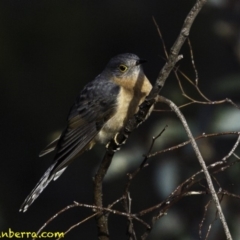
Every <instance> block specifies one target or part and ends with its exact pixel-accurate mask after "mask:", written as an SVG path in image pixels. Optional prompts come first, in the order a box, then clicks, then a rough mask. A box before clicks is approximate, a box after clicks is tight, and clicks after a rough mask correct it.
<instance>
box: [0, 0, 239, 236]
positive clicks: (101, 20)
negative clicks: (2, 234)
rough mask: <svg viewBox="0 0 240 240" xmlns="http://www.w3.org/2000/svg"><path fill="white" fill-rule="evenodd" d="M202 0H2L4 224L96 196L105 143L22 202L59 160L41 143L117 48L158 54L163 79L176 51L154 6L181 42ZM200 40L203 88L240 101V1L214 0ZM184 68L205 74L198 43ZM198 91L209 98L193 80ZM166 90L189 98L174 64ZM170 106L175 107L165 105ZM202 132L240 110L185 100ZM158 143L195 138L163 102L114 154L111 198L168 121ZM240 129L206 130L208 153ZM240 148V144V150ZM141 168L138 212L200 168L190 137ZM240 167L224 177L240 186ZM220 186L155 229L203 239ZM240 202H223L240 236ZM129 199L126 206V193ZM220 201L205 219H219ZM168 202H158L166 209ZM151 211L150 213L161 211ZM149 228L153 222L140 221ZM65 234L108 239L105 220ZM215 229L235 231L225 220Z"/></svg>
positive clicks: (153, 70)
mask: <svg viewBox="0 0 240 240" xmlns="http://www.w3.org/2000/svg"><path fill="white" fill-rule="evenodd" d="M194 3H195V1H194V0H184V1H178V0H170V1H169V0H161V1H159V0H141V1H137V0H130V1H129V0H122V1H109V0H102V1H96V0H91V1H83V0H81V1H76V0H69V1H62V0H58V1H56V0H54V1H44V0H41V1H39V0H38V1H37V0H25V1H16V0H2V1H0V104H1V106H0V109H1V118H0V126H1V128H0V156H1V161H0V191H1V197H0V231H8V229H9V228H11V229H12V230H13V231H25V232H26V231H27V232H28V231H37V230H38V229H39V228H40V227H41V226H42V225H43V224H44V222H46V221H47V220H48V219H49V218H50V217H51V216H52V215H54V214H55V213H56V212H57V211H59V210H60V209H62V208H64V207H65V206H67V205H69V204H71V203H72V202H73V201H74V200H75V201H78V202H81V203H88V204H92V203H93V182H92V178H93V176H94V174H95V172H96V170H97V167H98V165H99V163H100V160H101V158H102V156H103V154H104V147H103V146H96V147H95V148H94V150H93V151H90V152H87V153H85V154H84V155H82V156H81V157H80V158H79V159H78V160H76V161H75V162H73V163H72V164H71V165H70V167H69V168H68V169H67V171H66V172H64V174H63V175H62V176H61V178H59V179H58V180H57V181H56V182H53V183H51V184H50V185H49V186H48V188H47V189H46V190H45V191H44V192H43V193H42V194H41V196H40V197H39V198H38V199H37V201H36V202H34V204H33V205H32V206H31V207H30V209H29V210H28V211H27V212H26V213H19V208H20V205H21V204H22V202H23V201H24V199H25V197H26V196H27V195H28V194H29V193H30V191H31V190H32V188H33V187H34V186H35V184H36V183H37V182H38V180H39V179H40V177H41V176H42V174H43V173H44V171H45V170H46V169H47V167H48V166H49V165H50V163H51V161H52V158H53V156H54V155H53V154H52V155H49V156H47V157H44V158H38V154H39V152H40V151H41V150H42V149H43V148H44V147H45V146H46V145H47V144H48V143H49V142H50V141H51V140H53V139H54V137H56V136H57V135H58V134H59V133H60V132H61V131H62V130H63V129H64V127H65V124H66V118H67V114H68V111H69V109H70V107H71V105H72V104H73V102H74V101H75V98H76V96H77V95H78V93H79V92H80V90H81V89H82V88H83V86H84V85H85V84H86V83H87V82H89V81H91V80H93V79H94V77H96V76H97V75H98V74H99V73H100V72H101V71H102V70H103V68H104V67H105V65H106V64H107V62H108V61H109V59H110V58H111V57H113V56H115V55H116V54H119V53H125V52H131V53H135V54H137V55H139V56H140V57H141V58H144V59H147V60H148V62H147V63H146V64H145V65H144V70H145V73H146V75H147V76H148V78H149V79H150V81H151V82H152V83H154V81H155V79H156V77H157V75H158V72H159V71H160V69H161V67H162V66H163V64H164V58H165V55H164V51H163V48H162V44H161V40H160V38H159V36H158V33H157V30H156V27H155V25H154V23H153V20H152V16H154V17H155V19H156V21H157V23H158V25H159V28H160V29H161V32H162V35H163V38H164V41H165V44H166V47H167V49H168V50H169V49H170V48H171V46H172V44H173V43H174V41H175V40H176V37H177V36H178V34H179V31H180V29H181V26H182V23H183V21H184V18H185V17H186V15H187V13H188V12H189V10H190V9H191V7H192V6H193V4H194ZM190 39H191V43H192V48H193V52H194V57H195V63H196V67H197V69H198V74H199V87H200V89H201V90H202V91H203V93H204V94H206V96H207V97H209V98H210V99H211V100H220V99H224V98H226V97H228V98H231V99H232V100H233V101H234V102H235V103H237V104H240V95H239V89H240V2H239V1H238V0H209V1H208V4H207V5H206V6H205V7H204V9H203V10H202V11H201V12H200V14H199V15H198V17H197V19H196V20H195V22H194V25H193V28H192V30H191V33H190ZM181 53H182V54H183V55H184V59H183V60H181V62H179V63H178V66H179V67H180V69H181V70H182V71H183V72H184V73H185V74H187V75H188V76H189V77H190V78H191V79H194V78H195V73H194V70H193V68H192V65H191V59H190V54H189V48H188V46H187V44H185V46H184V47H183V49H182V51H181ZM183 85H184V88H185V90H186V92H187V93H188V94H189V95H190V96H191V97H192V98H194V99H197V100H202V99H201V97H200V96H199V95H198V94H197V93H196V91H195V90H194V89H193V88H192V87H191V85H190V84H187V82H186V80H184V79H183ZM161 94H163V95H164V96H165V97H167V98H169V99H171V100H173V101H174V102H175V103H176V104H177V105H181V104H184V103H187V102H188V101H187V99H185V98H184V97H183V96H182V94H181V91H180V90H179V86H178V84H177V80H176V78H175V76H174V74H171V75H170V77H169V78H168V80H167V82H166V84H165V86H164V89H163V90H162V92H161ZM160 108H165V109H166V107H163V106H160ZM182 111H183V113H184V115H185V116H186V118H187V121H188V122H189V125H190V127H191V129H192V131H193V133H194V135H196V136H197V135H199V134H201V133H202V132H206V133H211V132H220V131H239V130H240V113H239V111H238V110H237V109H236V108H234V107H232V106H231V105H230V104H227V103H226V104H222V105H216V106H206V105H196V104H195V105H190V106H188V107H186V108H183V110H182ZM166 124H167V125H168V128H167V130H166V131H165V133H164V134H163V135H162V136H161V138H159V140H158V141H157V142H156V144H155V146H154V149H153V151H157V150H162V149H164V148H166V147H170V146H173V145H174V144H177V143H180V142H182V141H184V140H186V139H187V137H186V134H185V133H184V130H183V128H182V127H181V124H180V123H179V121H178V119H177V117H176V116H175V115H174V114H173V113H170V112H158V113H153V114H152V115H151V117H150V119H149V120H148V121H147V122H145V123H144V124H142V125H141V126H140V127H139V128H138V129H137V130H136V131H134V133H133V134H132V135H131V137H130V138H129V140H128V142H127V144H126V145H124V147H123V148H122V150H121V151H120V152H118V153H117V154H116V155H115V156H114V159H113V163H112V165H111V168H110V170H109V172H108V175H107V176H106V178H105V182H104V195H103V197H104V203H105V205H107V204H110V203H112V202H113V201H115V200H116V199H118V198H119V197H120V196H122V194H123V190H124V187H125V183H126V181H127V176H126V174H127V173H128V172H131V171H133V170H134V169H136V167H138V166H139V164H140V163H141V161H142V159H143V157H142V155H143V154H146V153H147V151H148V148H149V146H150V143H151V138H152V136H154V135H157V134H158V133H159V132H160V131H161V130H162V129H163V128H164V127H165V125H166ZM235 140H236V136H228V137H226V136H225V137H219V138H211V139H205V140H201V141H199V146H200V149H201V151H202V152H203V156H204V157H205V160H206V162H207V163H208V164H210V163H212V162H214V161H217V160H220V159H221V158H222V157H224V156H225V155H226V154H227V153H228V152H229V151H230V149H231V147H232V146H233V144H234V141H235ZM237 153H240V151H239V150H238V151H237ZM149 164H150V165H149V166H148V167H147V168H145V169H143V171H142V172H141V173H140V174H139V175H138V176H137V177H136V178H135V179H134V181H133V182H132V186H131V189H130V190H131V197H132V211H133V212H138V211H140V210H143V209H145V208H148V207H150V206H152V205H154V204H157V203H159V202H161V201H162V200H164V199H165V198H166V197H167V196H168V195H169V194H170V193H171V192H172V191H173V190H174V189H175V188H176V187H177V186H178V185H179V184H180V183H181V182H182V181H184V180H185V179H186V178H188V177H190V176H191V175H192V174H193V173H195V172H196V171H198V170H199V169H200V167H199V164H198V161H197V159H196V157H195V155H194V153H193V151H192V150H191V147H190V146H187V147H184V148H181V149H178V150H175V151H172V152H169V153H166V154H161V155H158V156H156V157H154V158H151V159H150V160H149ZM239 174H240V167H239V165H235V166H234V167H232V168H231V169H229V170H227V171H226V172H225V173H222V174H219V175H218V176H217V177H218V180H219V181H220V182H221V184H222V186H224V187H225V188H226V189H228V190H229V191H231V192H233V193H235V194H240V188H239V186H240V179H239ZM209 199H210V196H194V197H188V198H185V199H182V200H181V201H180V202H178V203H177V204H176V205H175V206H174V207H173V208H172V209H171V210H170V211H169V212H168V215H167V216H165V217H163V218H161V219H160V220H159V221H158V222H157V224H156V225H155V226H154V228H153V231H152V232H151V234H150V235H149V238H148V239H151V240H157V239H158V240H159V239H164V240H168V239H171V240H175V239H176V240H187V239H199V236H198V232H199V224H200V222H201V220H202V217H203V214H204V205H205V204H206V203H207V202H208V201H209ZM239 206H240V202H239V200H236V199H232V198H227V197H226V198H224V201H223V210H224V213H225V214H226V219H227V221H228V223H229V226H230V230H231V231H232V234H233V238H234V239H240V230H239V225H240V207H239ZM118 209H120V210H122V207H121V204H120V205H119V206H118ZM214 211H215V210H214V207H213V206H211V207H210V210H209V212H208V215H207V216H208V218H207V223H206V224H205V225H204V228H203V236H204V234H206V230H207V227H208V224H209V223H210V222H211V221H212V220H213V219H214V217H215V212H214ZM155 213H156V212H155ZM90 214H92V212H91V211H90V210H89V209H84V208H75V209H72V210H69V211H68V212H66V213H64V214H63V215H62V216H60V217H59V218H57V219H56V220H55V221H54V222H53V223H51V224H49V225H48V226H47V228H46V229H45V230H46V231H65V230H67V229H68V228H69V227H70V226H71V225H73V224H75V223H77V222H79V221H81V220H83V219H84V218H85V217H87V216H89V215H90ZM146 220H147V221H148V222H149V223H150V222H151V218H150V217H149V216H148V218H146ZM109 224H110V234H111V236H112V239H115V240H120V239H127V237H126V220H125V218H123V217H119V216H110V220H109ZM136 231H137V233H138V236H140V235H141V233H143V232H144V228H143V226H142V225H139V224H137V225H136ZM65 239H97V229H96V225H95V221H94V219H92V220H90V221H88V222H86V223H84V224H83V225H80V226H79V227H77V228H75V229H74V230H72V231H71V232H70V233H69V234H68V235H66V237H65ZM209 239H218V240H221V239H225V237H224V233H223V230H222V227H221V224H220V222H219V221H216V222H215V224H214V227H213V229H212V231H211V234H210V236H209Z"/></svg>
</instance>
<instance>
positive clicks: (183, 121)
mask: <svg viewBox="0 0 240 240" xmlns="http://www.w3.org/2000/svg"><path fill="white" fill-rule="evenodd" d="M159 100H160V101H161V102H164V103H166V104H168V105H169V106H170V108H171V109H172V110H173V111H174V112H175V113H176V114H177V116H178V117H179V118H180V120H181V122H182V124H183V126H184V128H185V131H186V132H187V135H188V138H189V139H190V141H191V144H192V147H193V150H194V151H195V154H196V156H197V158H198V161H199V163H200V165H201V167H202V169H203V172H204V174H205V177H206V181H207V183H208V186H209V190H210V192H211V194H212V198H213V201H214V203H215V205H216V208H217V210H218V215H219V218H220V220H221V222H222V225H223V228H224V232H225V235H226V237H227V239H228V240H232V237H231V234H230V231H229V228H228V225H227V222H226V220H225V216H224V214H223V212H222V208H221V205H220V202H219V199H218V196H217V193H216V191H215V189H214V186H213V183H212V180H211V176H210V174H209V172H208V170H207V166H206V164H205V162H204V160H203V157H202V155H201V153H200V151H199V148H198V146H197V143H196V141H195V140H194V137H193V135H192V133H191V130H190V129H189V127H188V124H187V121H186V119H185V118H184V116H183V115H182V113H181V112H180V110H179V108H178V107H177V106H176V105H175V104H174V103H173V102H172V101H170V100H168V99H166V98H164V97H160V96H159Z"/></svg>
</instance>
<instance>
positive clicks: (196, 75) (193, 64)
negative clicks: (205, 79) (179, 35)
mask: <svg viewBox="0 0 240 240" xmlns="http://www.w3.org/2000/svg"><path fill="white" fill-rule="evenodd" d="M187 42H188V46H189V50H190V56H191V61H192V66H193V70H194V72H195V85H196V86H197V85H198V71H197V68H196V65H195V60H194V56H193V50H192V44H191V41H190V39H189V38H188V41H187Z"/></svg>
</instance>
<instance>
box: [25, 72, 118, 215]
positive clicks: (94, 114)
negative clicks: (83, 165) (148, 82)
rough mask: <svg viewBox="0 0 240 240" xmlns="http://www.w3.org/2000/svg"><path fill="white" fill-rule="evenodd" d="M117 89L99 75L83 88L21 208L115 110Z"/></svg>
mask: <svg viewBox="0 0 240 240" xmlns="http://www.w3.org/2000/svg"><path fill="white" fill-rule="evenodd" d="M99 78H100V79H99ZM119 90H120V89H119V86H117V85H115V84H114V83H112V82H109V81H106V80H103V79H101V77H100V76H99V77H97V78H96V79H95V80H94V81H93V82H91V83H89V84H88V85H87V86H86V87H85V88H84V89H83V91H82V92H81V93H80V96H79V97H78V99H77V100H76V102H75V104H74V105H73V107H72V109H71V111H70V114H69V117H68V126H67V128H66V129H65V131H64V132H63V133H62V135H61V136H60V138H59V140H58V142H57V146H56V149H57V153H56V156H55V158H54V161H53V163H52V165H51V166H50V167H49V168H48V169H47V171H46V172H45V173H44V175H43V176H42V178H41V179H40V181H39V182H38V183H37V185H36V186H35V188H34V189H33V190H32V191H31V193H30V194H29V195H28V196H27V198H26V199H25V201H24V202H23V204H22V206H21V208H20V211H23V212H25V211H27V209H28V208H29V206H30V205H31V204H32V203H33V202H34V201H35V200H36V199H37V197H38V196H39V195H40V194H41V192H42V191H43V190H44V189H45V188H46V187H47V185H48V184H49V183H50V182H51V181H52V180H53V179H54V180H56V179H57V178H58V177H59V176H60V175H61V174H62V172H63V171H64V170H65V169H66V167H67V166H68V164H69V163H70V162H71V161H72V159H73V158H74V157H75V156H76V155H77V154H78V153H79V152H82V151H83V150H84V149H85V147H86V146H87V145H88V144H89V143H90V142H91V140H92V139H93V138H94V137H95V136H96V135H97V134H98V132H99V131H100V130H101V128H102V126H103V125H104V123H105V122H106V121H107V120H108V119H109V118H110V117H111V116H112V115H113V114H114V112H115V110H116V104H117V96H118V93H119Z"/></svg>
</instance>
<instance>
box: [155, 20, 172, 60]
mask: <svg viewBox="0 0 240 240" xmlns="http://www.w3.org/2000/svg"><path fill="white" fill-rule="evenodd" d="M152 19H153V22H154V24H155V26H156V28H157V31H158V35H159V37H160V39H161V41H162V46H163V51H164V53H165V56H166V58H167V59H168V52H167V48H166V45H165V42H164V39H163V37H162V33H161V31H160V28H159V26H158V24H157V22H156V20H155V18H154V17H152Z"/></svg>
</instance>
